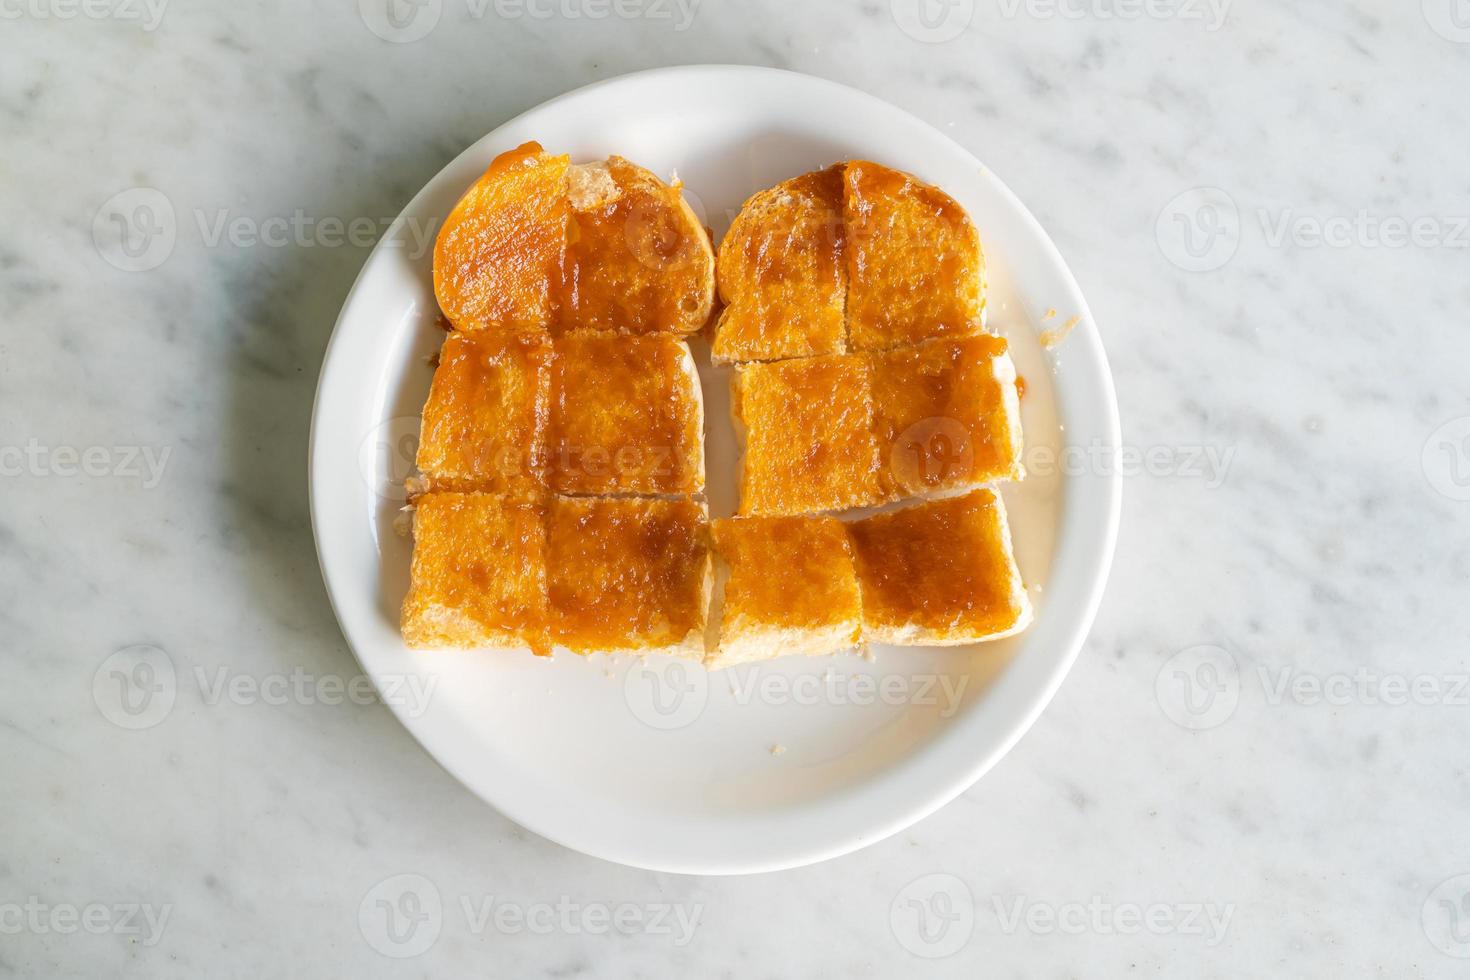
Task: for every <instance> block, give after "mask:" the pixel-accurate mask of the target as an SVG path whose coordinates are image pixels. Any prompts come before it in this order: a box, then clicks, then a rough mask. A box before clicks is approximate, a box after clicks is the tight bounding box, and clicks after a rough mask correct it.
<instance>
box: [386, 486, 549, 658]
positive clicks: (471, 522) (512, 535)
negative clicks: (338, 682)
mask: <svg viewBox="0 0 1470 980" xmlns="http://www.w3.org/2000/svg"><path fill="white" fill-rule="evenodd" d="M543 511H544V508H543V507H542V506H540V505H536V504H527V503H511V502H507V501H505V500H502V499H500V498H497V497H492V496H488V495H484V494H458V493H431V494H427V495H425V496H423V497H421V498H419V501H418V505H417V508H416V509H415V511H414V549H413V567H412V570H411V572H410V583H411V584H410V586H409V591H408V596H407V597H406V598H405V599H404V600H403V618H402V630H403V639H404V641H405V642H406V643H407V644H408V645H409V646H410V647H462V648H477V647H530V648H531V649H533V650H536V651H537V652H538V653H547V652H549V647H548V645H547V637H546V618H547V576H546V530H545V525H544V517H543Z"/></svg>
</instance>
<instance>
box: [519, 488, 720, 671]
mask: <svg viewBox="0 0 1470 980" xmlns="http://www.w3.org/2000/svg"><path fill="white" fill-rule="evenodd" d="M548 526H549V532H548V554H549V568H550V576H549V592H550V601H551V614H552V618H551V622H552V638H553V639H554V640H555V641H556V642H558V643H561V644H563V645H565V646H566V647H568V648H569V649H571V650H575V651H577V652H579V653H587V652H605V653H646V652H650V651H653V652H660V653H674V654H682V655H686V656H693V657H702V656H703V653H704V630H705V624H706V616H707V613H708V605H709V593H710V555H709V547H708V543H707V541H706V521H705V512H704V508H703V507H702V506H701V505H700V504H698V503H696V502H694V501H692V500H689V499H687V498H682V499H677V500H638V499H627V498H566V497H559V498H557V499H555V500H553V501H552V504H551V512H550V521H549V525H548Z"/></svg>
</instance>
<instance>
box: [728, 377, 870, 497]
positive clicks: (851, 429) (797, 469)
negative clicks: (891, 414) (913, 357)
mask: <svg viewBox="0 0 1470 980" xmlns="http://www.w3.org/2000/svg"><path fill="white" fill-rule="evenodd" d="M869 372H870V366H869V364H868V362H867V361H866V360H864V359H862V358H858V357H850V356H844V355H836V354H834V355H827V356H823V357H811V358H804V359H801V360H794V361H775V362H772V363H769V364H748V365H746V366H744V367H742V368H740V369H739V370H738V371H737V372H736V375H735V382H734V384H735V392H734V395H735V397H734V405H733V409H734V412H735V415H736V421H737V424H738V425H742V426H743V427H744V430H745V453H744V456H743V458H742V463H741V473H740V514H741V515H742V516H779V515H785V514H810V513H821V512H823V511H835V510H845V509H847V508H850V507H862V506H867V505H869V504H872V503H875V502H877V500H878V499H879V498H880V496H881V489H880V486H879V467H880V460H879V456H878V443H877V440H876V439H875V438H874V435H873V401H872V393H871V384H870V379H869Z"/></svg>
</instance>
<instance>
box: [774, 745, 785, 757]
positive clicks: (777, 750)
mask: <svg viewBox="0 0 1470 980" xmlns="http://www.w3.org/2000/svg"><path fill="white" fill-rule="evenodd" d="M785 751H786V746H784V745H782V744H781V743H780V742H777V743H776V744H775V745H773V746H771V755H781V754H782V753H784V752H785Z"/></svg>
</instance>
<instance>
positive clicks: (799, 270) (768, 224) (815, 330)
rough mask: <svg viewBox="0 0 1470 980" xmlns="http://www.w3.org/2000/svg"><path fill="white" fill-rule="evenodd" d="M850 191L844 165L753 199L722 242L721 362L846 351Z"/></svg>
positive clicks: (717, 348)
mask: <svg viewBox="0 0 1470 980" xmlns="http://www.w3.org/2000/svg"><path fill="white" fill-rule="evenodd" d="M842 187H843V184H842V169H841V167H840V166H837V167H829V168H828V169H826V170H818V171H815V172H813V173H809V174H803V175H802V176H800V177H795V178H793V179H791V180H788V181H785V182H784V183H780V184H777V185H776V186H775V187H772V188H770V189H769V190H764V191H761V192H760V193H759V194H756V195H755V196H754V197H752V198H751V199H750V200H748V201H746V202H745V206H744V207H743V208H742V209H741V211H740V214H739V215H738V216H737V217H736V218H735V222H734V223H733V224H732V225H731V226H730V230H729V232H727V233H726V235H725V239H724V241H723V242H721V244H720V254H719V263H718V271H719V284H720V297H721V299H723V300H724V301H725V304H726V305H725V308H724V310H723V311H721V313H720V319H719V323H718V325H717V327H716V329H715V336H714V342H713V344H712V345H711V353H712V356H713V358H714V360H715V362H716V363H729V362H732V361H773V360H779V359H782V358H788V357H809V356H811V355H813V354H838V353H841V352H843V351H844V350H845V349H846V344H845V340H844V337H845V330H844V326H843V304H844V302H845V299H846V292H847V268H846V263H845V261H844V258H843V254H844V253H843V239H844V235H843V230H842Z"/></svg>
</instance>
